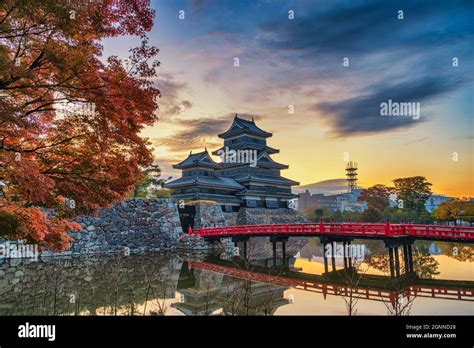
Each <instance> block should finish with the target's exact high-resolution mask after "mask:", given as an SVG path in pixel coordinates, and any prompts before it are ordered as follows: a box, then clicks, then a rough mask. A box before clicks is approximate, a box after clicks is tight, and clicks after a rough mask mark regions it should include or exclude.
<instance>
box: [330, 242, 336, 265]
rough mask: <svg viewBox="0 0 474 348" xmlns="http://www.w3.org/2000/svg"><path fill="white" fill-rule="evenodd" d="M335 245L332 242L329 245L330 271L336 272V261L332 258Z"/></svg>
mask: <svg viewBox="0 0 474 348" xmlns="http://www.w3.org/2000/svg"><path fill="white" fill-rule="evenodd" d="M335 246H336V243H335V242H332V243H331V264H332V270H333V271H335V270H336V259H335V257H334V249H335Z"/></svg>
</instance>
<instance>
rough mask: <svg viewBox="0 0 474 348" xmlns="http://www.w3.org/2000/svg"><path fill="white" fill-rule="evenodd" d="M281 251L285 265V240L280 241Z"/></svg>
mask: <svg viewBox="0 0 474 348" xmlns="http://www.w3.org/2000/svg"><path fill="white" fill-rule="evenodd" d="M281 252H282V255H283V264H284V265H286V242H285V241H282V242H281Z"/></svg>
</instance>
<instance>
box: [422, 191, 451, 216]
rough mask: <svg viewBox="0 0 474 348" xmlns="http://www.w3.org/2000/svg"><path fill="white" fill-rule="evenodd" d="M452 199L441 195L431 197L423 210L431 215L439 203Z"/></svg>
mask: <svg viewBox="0 0 474 348" xmlns="http://www.w3.org/2000/svg"><path fill="white" fill-rule="evenodd" d="M452 199H453V198H452V197H446V196H442V195H431V196H430V198H428V199H427V200H426V202H425V209H426V211H427V212H428V213H430V214H431V213H432V212H433V210H435V209H436V208H437V207H438V206H439V205H440V204H441V203H443V202H447V201H450V200H452Z"/></svg>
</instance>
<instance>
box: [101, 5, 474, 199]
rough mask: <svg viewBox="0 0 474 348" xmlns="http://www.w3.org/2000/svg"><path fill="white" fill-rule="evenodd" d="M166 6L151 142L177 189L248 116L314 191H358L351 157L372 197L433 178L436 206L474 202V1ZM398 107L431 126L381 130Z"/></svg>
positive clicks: (157, 32) (118, 47)
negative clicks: (377, 188) (347, 180)
mask: <svg viewBox="0 0 474 348" xmlns="http://www.w3.org/2000/svg"><path fill="white" fill-rule="evenodd" d="M152 5H153V7H154V8H155V10H156V18H155V25H154V28H153V30H152V32H151V33H150V34H149V37H150V43H151V44H153V45H155V46H157V47H158V48H159V49H160V54H159V56H158V59H159V60H160V62H161V66H160V68H159V78H158V79H157V81H156V85H157V86H158V87H159V88H160V90H161V92H162V98H161V99H160V101H159V104H160V110H158V111H157V114H158V116H159V117H160V121H159V122H157V123H156V124H155V125H154V126H153V127H149V128H147V129H145V130H144V131H143V136H146V137H149V138H150V140H151V141H152V142H153V144H154V147H155V156H156V158H157V160H158V163H160V165H161V167H162V168H163V171H164V176H166V177H168V176H169V175H171V176H173V177H174V178H177V177H179V175H180V173H179V171H174V170H173V169H172V168H171V164H174V163H177V162H179V161H181V160H182V159H184V158H185V157H186V156H187V154H188V153H189V151H190V150H193V151H195V152H197V151H202V150H203V149H204V147H205V146H207V147H208V149H209V150H215V149H217V148H219V146H220V145H221V144H222V140H221V139H219V138H218V137H217V134H218V133H220V132H222V131H224V130H226V129H227V128H228V127H229V125H230V123H231V121H232V118H233V115H234V114H235V113H237V114H239V115H242V117H248V118H250V117H254V118H255V120H256V122H257V124H258V125H259V126H260V127H261V128H263V129H264V130H266V131H269V132H272V133H273V137H272V138H270V139H269V145H270V146H272V147H274V148H278V149H280V151H281V152H280V154H277V155H273V158H274V159H275V160H277V161H279V162H281V163H285V164H289V166H290V168H289V169H288V170H285V171H283V172H282V174H283V176H285V177H288V178H290V179H293V180H296V181H299V182H300V183H301V184H309V183H314V182H317V181H322V180H327V179H335V178H341V177H344V167H345V162H344V158H343V157H344V156H343V154H344V152H348V153H349V159H350V160H353V161H356V162H358V164H359V167H360V169H359V178H360V182H359V184H360V185H361V186H363V187H368V186H370V185H373V184H377V183H381V184H391V180H392V179H393V178H397V177H406V176H414V175H423V176H426V177H427V178H428V180H429V181H430V182H432V183H433V187H432V189H433V191H434V192H436V193H440V194H446V195H450V196H474V179H473V177H474V175H473V172H474V170H473V169H474V168H473V165H474V161H473V156H474V155H473V145H474V137H473V134H474V133H473V130H474V129H473V111H474V105H473V103H474V101H473V98H474V97H473V95H474V89H473V87H474V84H473V76H474V74H473V71H474V59H473V58H474V45H473V42H474V40H473V38H474V21H473V20H472V18H474V5H473V3H472V1H442V2H441V1H439V2H438V1H430V2H429V6H428V4H427V3H426V2H425V1H409V2H408V1H406V2H405V1H396V2H391V1H372V2H371V1H354V0H352V1H314V0H312V1H249V2H247V1H212V0H201V1H197V0H195V1H189V2H188V1H171V0H170V1H152ZM180 10H183V11H184V15H185V18H184V19H179V14H180V13H179V11H180ZM290 10H292V11H294V19H289V18H288V11H290ZM399 10H402V11H403V17H404V18H403V19H398V16H399V12H398V11H399ZM138 42H139V40H138V39H137V38H133V37H128V38H119V39H110V40H106V41H105V42H104V56H109V55H112V54H115V55H118V56H119V57H126V56H127V51H128V49H129V48H130V47H132V46H134V45H136V44H138ZM345 57H347V58H348V59H349V66H348V67H344V66H343V59H344V58H345ZM454 57H456V58H457V60H458V62H459V64H458V66H457V67H455V66H453V58H454ZM235 58H238V59H239V66H238V67H235V66H234V61H235ZM389 99H391V100H393V101H398V102H415V103H420V106H421V117H420V118H419V119H418V120H414V119H413V118H412V117H407V116H404V117H402V116H398V117H395V116H392V117H383V116H381V115H380V104H381V103H383V102H387V101H388V100H389ZM289 105H293V106H294V113H293V114H290V113H289ZM180 106H181V108H182V107H184V108H185V109H184V112H182V113H180ZM453 153H457V156H458V158H457V159H458V160H457V161H455V160H453V157H455V156H456V155H455V154H454V155H453ZM454 159H455V158H454ZM216 160H217V158H216Z"/></svg>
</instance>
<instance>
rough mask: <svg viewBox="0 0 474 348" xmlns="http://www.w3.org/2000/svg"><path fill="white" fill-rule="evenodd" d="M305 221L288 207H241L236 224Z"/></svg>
mask: <svg viewBox="0 0 474 348" xmlns="http://www.w3.org/2000/svg"><path fill="white" fill-rule="evenodd" d="M298 222H307V220H306V219H305V218H304V217H303V216H302V215H301V214H300V213H299V212H297V211H296V210H293V209H288V208H278V209H265V208H241V209H240V210H239V213H238V215H237V225H257V224H284V223H298Z"/></svg>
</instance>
